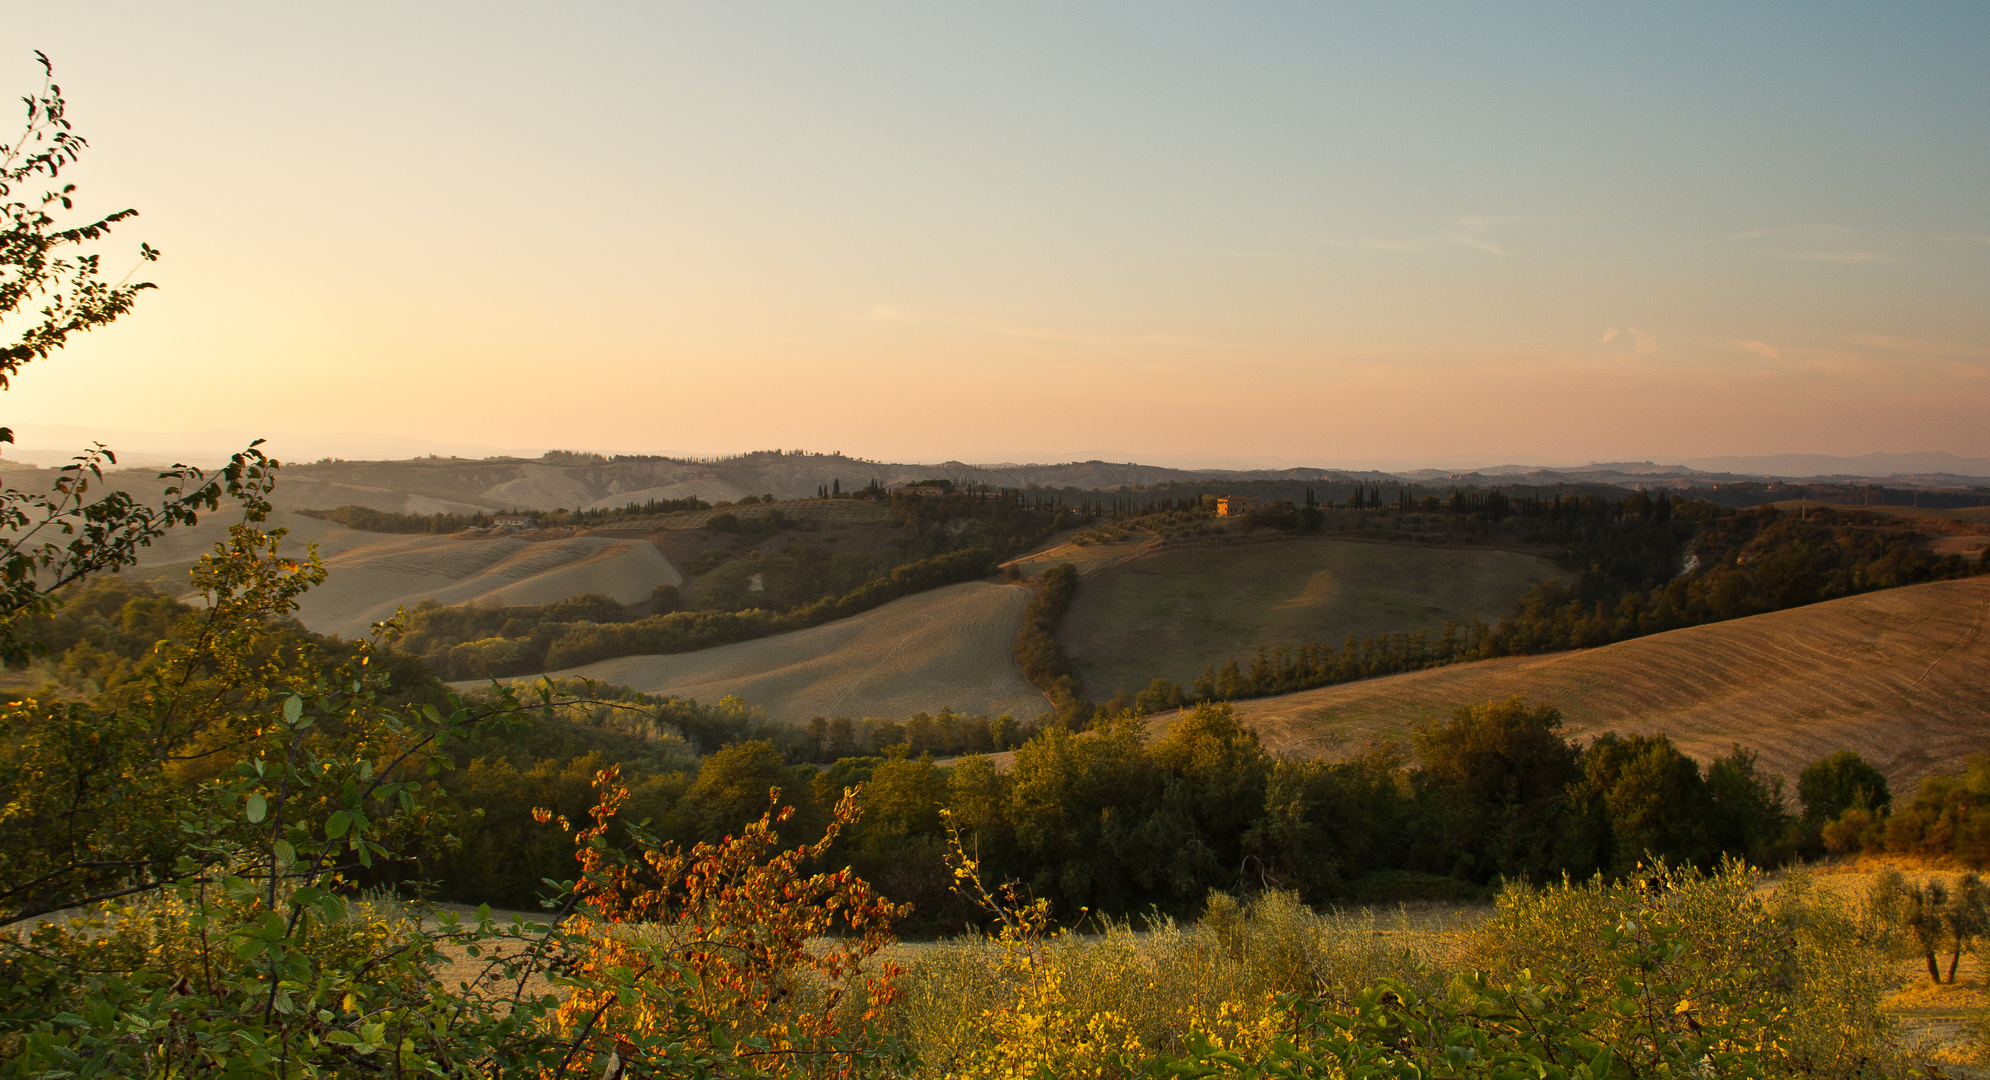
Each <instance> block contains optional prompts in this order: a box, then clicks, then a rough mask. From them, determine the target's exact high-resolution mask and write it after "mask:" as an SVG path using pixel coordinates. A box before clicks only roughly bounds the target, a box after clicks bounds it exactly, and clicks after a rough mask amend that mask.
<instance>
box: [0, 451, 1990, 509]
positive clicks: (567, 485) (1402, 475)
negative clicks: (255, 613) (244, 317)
mask: <svg viewBox="0 0 1990 1080" xmlns="http://www.w3.org/2000/svg"><path fill="white" fill-rule="evenodd" d="M1895 458H1898V459H1900V460H1899V461H1897V462H1896V461H1895V460H1894V459H1895ZM1723 460H1733V461H1736V462H1741V463H1757V459H1723ZM1778 460H1781V459H1778ZM1789 460H1791V461H1798V462H1809V461H1812V460H1813V459H1811V458H1791V459H1789ZM1817 460H1822V461H1824V462H1825V463H1826V464H1829V465H1832V466H1834V467H1837V466H1844V465H1846V464H1848V463H1850V464H1855V465H1856V464H1857V463H1859V462H1866V461H1871V462H1874V463H1875V464H1874V467H1878V466H1880V465H1887V464H1895V463H1898V464H1903V465H1945V466H1951V467H1954V468H1957V469H1968V468H1973V467H1975V466H1976V465H1978V464H1982V465H1984V466H1985V467H1984V469H1983V470H1982V474H1981V475H1978V474H1969V473H1962V472H1953V471H1946V470H1944V471H1927V472H1918V473H1892V474H1887V475H1884V476H1881V477H1871V476H1869V475H1867V474H1860V473H1852V472H1847V471H1843V470H1842V469H1841V470H1840V471H1836V472H1833V473H1828V474H1821V475H1820V474H1811V475H1809V476H1803V475H1799V474H1793V473H1785V474H1776V473H1769V472H1762V471H1743V470H1741V469H1739V468H1737V469H1734V470H1724V471H1708V470H1705V469H1700V468H1695V467H1692V466H1689V465H1682V464H1674V465H1663V464H1658V463H1655V462H1648V461H1647V462H1607V463H1595V464H1591V465H1585V466H1581V467H1572V468H1542V467H1535V466H1520V465H1503V466H1493V467H1488V468H1482V469H1475V470H1471V471H1463V472H1452V471H1446V470H1441V469H1415V470H1408V471H1403V472H1382V471H1378V470H1344V469H1331V468H1283V469H1175V468H1169V467H1166V466H1160V465H1143V464H1140V463H1138V462H1110V461H1099V460H1092V461H1072V462H1064V463H1060V464H1012V463H1002V464H997V465H976V464H970V463H968V462H963V461H942V462H938V463H935V464H919V463H893V462H880V461H869V460H865V459H862V458H852V457H848V456H845V455H842V454H815V453H806V452H800V451H772V450H770V451H761V452H757V453H751V454H741V455H735V456H731V457H724V458H671V457H661V456H638V455H624V456H619V457H614V458H605V457H600V456H597V455H591V454H575V453H563V452H553V453H548V454H546V455H544V456H543V457H539V458H522V457H487V458H475V459H473V458H460V457H434V456H431V457H421V458H411V459H403V460H397V461H343V460H335V459H324V460H319V461H312V462H294V461H293V462H289V463H287V464H286V465H285V466H284V469H283V474H282V475H283V479H282V482H281V483H280V484H279V485H278V489H277V501H278V505H279V506H280V507H282V508H284V509H306V508H310V509H326V508H331V507H336V506H344V505H355V506H366V507H371V508H373V509H376V510H388V511H395V512H400V513H412V514H433V513H476V512H479V511H483V512H489V511H495V510H555V509H574V508H588V509H598V508H613V507H620V506H625V505H627V504H629V503H641V502H645V501H648V500H652V499H654V500H658V501H662V500H667V499H682V498H686V497H692V496H695V497H697V498H701V499H704V500H706V501H708V502H721V501H728V502H736V501H738V500H740V499H742V498H746V497H748V496H756V497H757V496H764V495H772V496H774V497H775V498H776V499H799V498H810V497H813V496H815V495H816V494H817V493H818V492H819V491H821V490H823V489H834V488H837V487H840V488H841V489H842V490H844V491H852V490H856V489H859V488H863V487H866V486H868V485H870V484H872V483H876V484H879V485H882V486H885V487H896V486H900V485H904V484H911V483H915V482H918V481H921V480H931V479H945V480H950V481H952V482H954V483H956V484H967V483H973V484H986V485H989V486H991V487H1001V488H1029V487H1043V488H1063V489H1077V490H1081V491H1087V492H1127V491H1144V490H1153V489H1164V488H1166V487H1168V486H1169V485H1175V484H1182V485H1197V486H1201V487H1203V488H1204V489H1208V488H1210V487H1212V486H1220V485H1224V484H1234V483H1246V482H1274V483H1279V482H1282V483H1285V484H1310V483H1322V484H1334V483H1341V484H1346V483H1356V482H1360V483H1383V484H1387V483H1392V482H1398V481H1400V482H1407V483H1413V484H1417V485H1419V486H1421V487H1424V488H1426V489H1434V490H1443V489H1444V488H1447V487H1450V486H1453V485H1456V486H1460V487H1470V486H1474V485H1476V486H1482V487H1485V486H1495V485H1500V486H1505V485H1524V486H1531V487H1557V486H1568V487H1583V488H1596V487H1615V488H1623V489H1626V490H1630V489H1636V488H1651V487H1667V488H1673V489H1678V490H1692V489H1703V488H1712V487H1714V486H1716V485H1727V484H1737V483H1756V484H1760V483H1762V482H1763V481H1764V480H1765V478H1766V479H1773V480H1776V481H1778V482H1792V481H1809V482H1820V483H1829V484H1834V485H1839V486H1846V485H1859V484H1865V483H1869V482H1874V481H1879V482H1882V486H1885V487H1889V488H1893V489H1896V490H1902V489H1917V490H1950V491H1960V492H1965V493H1969V496H1970V498H1971V499H1972V500H1973V499H1974V497H1975V496H1976V494H1978V493H1981V494H1982V495H1983V496H1984V497H1986V498H1990V479H1986V478H1985V477H1986V476H1990V462H1979V461H1978V460H1976V459H1967V458H1957V457H1953V456H1951V455H1934V454H1923V455H1891V456H1883V455H1869V456H1868V458H1859V459H1849V458H1831V459H1817ZM41 472H43V470H39V469H33V468H32V467H31V466H26V465H20V464H16V465H14V466H12V467H10V468H8V469H7V473H8V476H7V479H8V481H9V482H10V483H12V484H14V485H15V486H23V485H24V484H27V483H32V482H33V481H31V480H30V479H29V476H27V475H23V473H28V474H30V475H32V474H33V473H41ZM49 475H52V474H49ZM148 475H149V470H139V469H132V470H129V471H128V472H124V473H123V474H122V479H121V480H120V482H121V483H125V484H130V485H133V486H134V487H141V486H144V483H143V480H144V478H145V477H147V476H148ZM1792 497H1794V496H1792Z"/></svg>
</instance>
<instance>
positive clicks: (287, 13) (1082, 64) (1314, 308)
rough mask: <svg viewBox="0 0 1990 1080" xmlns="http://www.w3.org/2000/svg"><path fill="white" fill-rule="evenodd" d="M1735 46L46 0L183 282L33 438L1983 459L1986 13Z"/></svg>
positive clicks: (111, 190) (1333, 12)
mask: <svg viewBox="0 0 1990 1080" xmlns="http://www.w3.org/2000/svg"><path fill="white" fill-rule="evenodd" d="M1738 7H1740V6H1738V5H1726V4H1723V5H1701V6H1687V5H1664V6H1660V5H1647V6H1635V7H1630V6H1604V5H1596V4H1583V5H1558V6H1551V5H1459V6H1411V5H1399V4H1391V5H1376V6H1373V7H1368V8H1348V7H1329V6H1324V5H1311V4H1308V5H1283V6H1277V5H1256V6H1238V5H1180V4H1152V3H1148V4H1138V5H1132V4H1128V5H1099V4H1089V5H1070V4H1057V5H1027V4H1013V3H1007V4H1002V5H989V6H985V7H981V8H970V7H966V6H961V5H954V6H940V5H909V4H908V5H876V4H874V5H851V4H839V5H826V4H825V5H806V6H804V5H767V4H724V5H717V4H714V5H705V6H684V5H669V4H640V5H636V4H630V5H605V4H593V5H565V4H562V5H531V6H526V5H499V4H478V5H463V6H460V7H440V6H420V5H401V4H396V5H365V4H352V5H340V6H338V7H337V8H336V9H332V8H330V7H327V8H325V9H322V10H316V11H306V10H304V9H301V8H299V9H292V8H282V9H278V8H276V7H275V6H271V5H240V6H226V5H201V4H174V5H135V4H134V5H116V4H74V5H66V6H64V7H62V8H59V9H58V8H56V7H53V6H47V5H42V6H27V5H14V6H13V10H10V11H9V12H8V14H7V17H6V20H5V24H4V25H6V26H7V27H8V30H7V33H6V34H5V35H4V37H5V41H6V42H7V43H8V45H9V47H8V48H7V49H0V72H6V71H8V70H11V71H12V75H11V78H12V79H13V81H14V83H15V84H16V85H17V86H18V87H19V88H20V89H21V90H22V91H26V90H28V89H30V84H31V83H32V82H33V80H34V76H35V74H36V71H35V69H34V67H33V65H32V63H31V57H30V51H31V50H32V49H34V48H41V49H44V50H46V51H47V52H48V53H49V54H50V55H51V57H52V58H53V59H54V60H55V62H56V64H57V74H58V78H59V81H61V82H62V83H63V84H64V86H65V88H66V89H67V90H68V91H69V95H70V99H71V108H72V115H73V117H74V119H75V120H76V122H77V125H78V128H79V130H80V131H82V132H83V133H84V134H86V135H87V136H88V137H89V138H90V139H91V140H92V143H93V149H92V152H91V154H90V156H89V157H87V158H86V159H85V161H84V162H83V164H82V166H81V167H80V168H79V169H78V170H76V176H75V178H76V180H77V182H78V183H80V184H82V185H83V194H84V195H85V196H86V197H87V198H88V199H89V200H90V205H92V206H99V207H108V206H109V204H112V203H115V204H117V205H118V206H123V205H133V206H136V207H138V208H139V209H140V211H141V212H142V214H143V217H142V219H141V221H140V222H138V223H137V225H136V227H135V228H134V229H133V230H132V231H130V232H128V233H126V234H124V237H125V239H126V240H127V241H128V243H127V244H125V247H130V248H135V246H136V243H137V241H138V240H139V239H145V240H148V241H150V242H151V243H153V244H155V245H157V246H159V247H161V248H163V249H164V250H165V251H166V259H165V260H164V261H163V262H161V263H160V264H159V265H158V266H157V268H156V271H155V274H154V277H155V279H156V280H157V281H158V282H159V283H160V284H161V286H162V289H161V291H160V292H158V293H156V294H152V295H149V296H147V297H146V299H145V301H144V303H143V304H142V306H141V308H140V310H139V311H138V312H137V313H136V314H135V315H134V316H132V317H131V319H130V320H129V322H128V323H125V324H120V325H118V326H116V327H113V328H111V329H109V330H106V331H103V332H100V333H98V334H96V335H93V337H92V339H90V340H88V341H87V342H85V343H82V344H80V345H78V346H77V347H74V348H72V349H71V350H70V351H69V354H68V355H66V356H64V357H62V358H60V359H59V360H56V361H52V362H49V363H47V364H45V365H36V366H35V367H34V368H31V369H30V370H29V371H28V372H27V373H25V374H24V375H23V376H22V377H21V378H20V379H19V380H18V381H17V383H16V389H15V390H13V391H12V392H11V393H10V394H9V395H7V398H6V399H5V402H4V403H5V405H6V406H7V407H8V413H9V419H11V420H12V421H13V422H15V423H21V422H40V423H51V424H54V423H62V424H101V425H103V426H105V427H112V428H123V429H176V428H177V429H199V428H230V429H255V430H271V431H292V432H329V431H340V430H348V429H367V430H375V431H385V432H391V433H394V434H398V435H407V436H419V437H426V438H435V439H442V440H455V441H463V442H476V443H482V444H496V445H507V446H548V445H563V446H584V447H588V448H592V449H599V450H604V451H642V450H677V451H695V452H723V451H730V450H738V449H746V448H752V447H760V446H775V445H780V446H788V447H807V448H815V449H843V450H846V451H849V452H852V453H861V454H864V455H865V456H871V457H894V458H929V459H930V458H942V457H965V458H970V459H972V458H989V457H1005V456H1015V455H1019V454H1030V455H1037V456H1045V455H1048V456H1057V457H1089V456H1094V455H1101V456H1113V457H1128V456H1133V457H1139V456H1149V457H1152V456H1155V455H1158V454H1162V453H1168V454H1176V455H1179V454H1189V453H1201V454H1223V455H1229V456H1242V457H1255V458H1260V459H1265V460H1294V461H1297V460H1305V461H1313V462H1319V463H1323V464H1324V463H1331V462H1332V461H1336V460H1372V459H1377V458H1391V459H1405V458H1415V457H1419V456H1425V455H1428V456H1429V457H1432V458H1438V457H1453V456H1456V455H1459V454H1470V455H1472V456H1485V457H1487V458H1502V457H1504V458H1514V459H1538V460H1563V461H1583V460H1591V459H1615V458H1646V457H1687V456H1696V457H1697V456H1706V455H1711V454H1721V453H1763V452H1826V453H1846V454H1856V453H1864V452H1867V451H1874V450H1881V451H1904V450H1924V449H1937V450H1949V451H1952V452H1955V453H1958V454H1966V455H1975V456H1983V455H1990V423H1986V422H1985V419H1984V418H1985V417H1986V416H1990V5H1984V4H1980V3H1979V4H1972V5H1947V6H1944V5H1932V4H1926V5H1887V6H1879V5H1865V6H1826V5H1819V4H1803V5H1749V6H1746V7H1741V8H1740V10H1737V8H1738ZM10 55H11V57H12V60H11V61H9V60H8V57H9V56H10ZM111 252H112V254H111V257H110V261H111V262H113V263H116V262H117V260H118V259H119V258H122V257H123V249H122V248H118V247H113V248H112V249H111ZM272 392H274V393H276V394H278V395H280V398H279V400H278V401H277V402H276V403H275V404H272V403H271V402H270V397H269V395H270V394H271V393H272Z"/></svg>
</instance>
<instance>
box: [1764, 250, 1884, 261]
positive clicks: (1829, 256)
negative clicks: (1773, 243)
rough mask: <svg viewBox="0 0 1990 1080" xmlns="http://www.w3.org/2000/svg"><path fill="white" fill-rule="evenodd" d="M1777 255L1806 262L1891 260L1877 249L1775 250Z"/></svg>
mask: <svg viewBox="0 0 1990 1080" xmlns="http://www.w3.org/2000/svg"><path fill="white" fill-rule="evenodd" d="M1777 257H1778V258H1783V259H1802V260H1804V261H1806V262H1828V263H1864V262H1892V261H1893V258H1892V256H1890V255H1882V254H1880V253H1879V252H1877V251H1781V252H1777Z"/></svg>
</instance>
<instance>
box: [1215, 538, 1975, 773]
mask: <svg viewBox="0 0 1990 1080" xmlns="http://www.w3.org/2000/svg"><path fill="white" fill-rule="evenodd" d="M1986 617H1990V578H1986V577H1978V578H1972V579H1968V580H1964V581H1948V582H1936V583H1933V584H1928V585H1913V586H1909V587H1907V588H1902V589H1891V590H1887V591H1884V592H1877V593H1868V594H1865V595H1863V596H1853V597H1846V598H1845V599H1842V600H1832V601H1829V602H1826V603H1822V604H1814V605H1811V606H1809V607H1803V608H1794V609H1791V610H1789V611H1779V612H1773V613H1771V614H1767V615H1757V616H1754V617H1752V618H1747V619H1737V620H1735V621H1733V622H1726V623H1717V624H1714V625H1711V626H1698V627H1691V628H1689V629H1685V630H1675V631H1672V632H1670V633H1666V634H1657V635H1654V636H1652V637H1648V638H1639V639H1636V640H1633V641H1626V642H1620V643H1618V644H1615V645H1609V646H1605V647H1604V648H1600V649H1590V650H1583V651H1577V652H1568V653H1555V654H1551V655H1547V656H1533V657H1517V658H1509V659H1504V660H1490V661H1485V662H1483V663H1477V664H1460V665H1457V666H1454V667H1448V668H1438V669H1435V670H1431V671H1421V672H1413V673H1410V674H1406V675H1394V676H1390V677H1388V678H1382V679H1372V680H1369V681H1366V682H1358V683H1349V684H1346V685H1342V686H1332V687H1324V688H1321V689H1318V690H1308V691H1304V692H1302V693H1298V694H1291V695H1287V696H1285V697H1279V698H1265V699H1262V700H1259V701H1249V702H1241V703H1239V704H1238V706H1237V711H1238V714H1239V715H1240V716H1241V717H1243V718H1244V719H1245V720H1247V721H1249V722H1250V723H1252V724H1253V725H1254V726H1255V727H1256V728H1257V729H1258V731H1259V732H1260V734H1261V735H1262V736H1263V737H1264V738H1265V741H1266V743H1267V744H1268V745H1269V746H1271V747H1272V748H1273V749H1275V750H1278V751H1282V752H1287V753H1296V754H1303V755H1308V756H1312V755H1318V756H1326V757H1335V756H1341V755H1345V754H1349V753H1358V752H1360V751H1361V750H1362V749H1363V748H1365V747H1366V746H1368V745H1369V744H1370V743H1372V742H1373V741H1374V740H1376V739H1379V738H1395V739H1404V738H1406V736H1407V734H1408V732H1409V730H1410V728H1411V727H1412V726H1413V725H1415V724H1417V723H1419V722H1422V721H1427V720H1436V719H1440V718H1442V717H1444V716H1445V715H1447V714H1448V713H1449V712H1450V711H1451V709H1453V708H1454V707H1455V706H1457V705H1459V704H1464V703H1471V702H1478V701H1486V700H1490V699H1495V698H1505V697H1510V696H1512V695H1515V694H1518V695H1521V696H1523V697H1526V698H1528V699H1530V700H1532V701H1537V702H1543V703H1546V704H1550V705H1554V706H1555V707H1557V708H1559V709H1561V710H1562V713H1563V715H1564V716H1565V717H1567V719H1568V720H1569V722H1570V724H1571V725H1572V726H1573V727H1575V728H1577V729H1580V730H1586V731H1590V732H1597V731H1603V730H1616V731H1646V732H1664V733H1665V734H1667V735H1669V736H1671V737H1672V738H1673V739H1674V740H1675V741H1676V742H1678V743H1679V745H1680V746H1681V748H1682V749H1685V750H1686V751H1687V752H1689V753H1692V754H1694V755H1695V756H1698V757H1701V758H1706V757H1708V756H1711V755H1714V754H1719V753H1723V752H1725V751H1726V750H1727V749H1728V748H1729V746H1731V745H1732V744H1734V743H1736V742H1739V743H1741V744H1742V745H1743V746H1746V747H1749V748H1751V749H1754V750H1756V751H1757V752H1759V753H1760V754H1761V755H1762V760H1763V763H1764V764H1765V765H1767V766H1768V767H1769V768H1770V769H1772V770H1774V771H1776V772H1780V773H1782V774H1784V775H1786V776H1794V775H1795V774H1796V772H1797V771H1798V770H1800V769H1801V768H1802V767H1803V766H1804V765H1806V764H1808V763H1809V762H1811V761H1814V760H1816V759H1817V758H1819V757H1822V756H1824V755H1825V754H1828V753H1831V752H1832V751H1835V750H1839V749H1842V748H1846V747H1850V748H1851V749H1854V750H1857V751H1858V752H1859V753H1860V754H1862V755H1865V757H1866V758H1867V759H1868V760H1870V761H1872V762H1873V763H1874V764H1876V765H1877V766H1879V767H1880V768H1881V769H1882V770H1884V771H1885V772H1886V773H1887V775H1888V777H1889V778H1891V779H1892V780H1893V782H1894V783H1895V784H1896V785H1900V786H1897V787H1896V788H1895V790H1896V791H1898V790H1902V789H1903V787H1905V786H1906V785H1908V784H1911V783H1912V782H1913V781H1914V780H1916V779H1918V778H1919V777H1921V776H1924V775H1927V774H1928V773H1930V772H1937V771H1945V770H1953V769H1956V768H1958V767H1960V766H1961V764H1962V763H1963V760H1964V758H1966V757H1967V756H1968V755H1970V754H1972V753H1980V752H1986V751H1990V626H1986Z"/></svg>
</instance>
